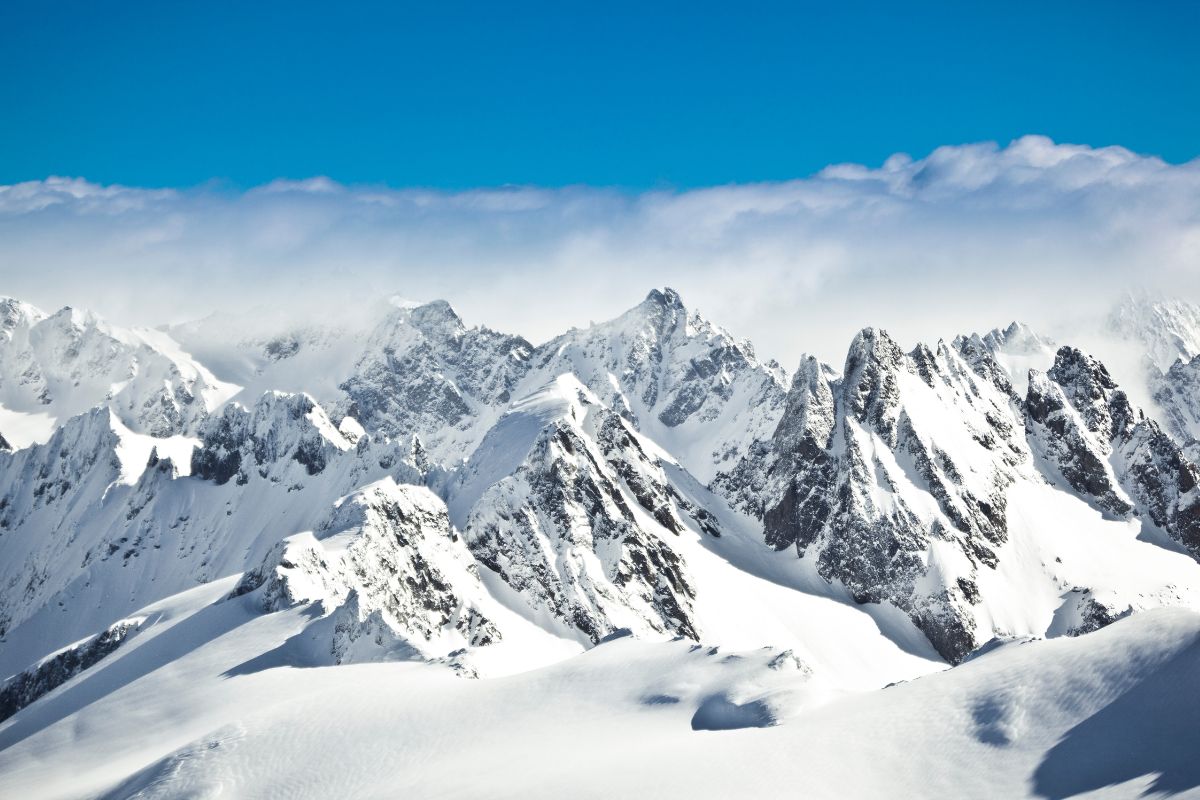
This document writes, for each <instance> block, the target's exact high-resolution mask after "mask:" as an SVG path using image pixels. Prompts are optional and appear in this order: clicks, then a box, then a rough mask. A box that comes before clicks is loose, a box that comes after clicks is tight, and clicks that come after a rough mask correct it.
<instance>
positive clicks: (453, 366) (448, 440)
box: [341, 300, 533, 463]
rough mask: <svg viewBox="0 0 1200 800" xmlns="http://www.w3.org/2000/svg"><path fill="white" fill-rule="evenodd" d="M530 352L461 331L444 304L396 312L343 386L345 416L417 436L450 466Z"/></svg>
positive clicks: (496, 336) (491, 335)
mask: <svg viewBox="0 0 1200 800" xmlns="http://www.w3.org/2000/svg"><path fill="white" fill-rule="evenodd" d="M532 350H533V346H532V345H530V344H529V342H527V341H525V340H524V339H522V338H521V337H519V336H510V335H507V334H502V333H497V332H496V331H493V330H491V329H489V328H483V327H476V328H467V327H466V326H465V325H464V324H463V322H462V320H461V319H460V318H459V317H458V315H457V314H456V313H455V312H454V310H453V309H452V308H451V307H450V305H449V304H448V303H446V302H445V301H443V300H438V301H435V302H432V303H428V304H426V305H422V306H417V307H414V308H403V309H398V310H396V311H395V312H393V313H392V314H390V315H389V316H388V318H387V319H385V320H384V321H383V322H382V323H381V324H380V325H379V326H378V328H377V329H376V330H375V332H374V333H373V334H372V335H371V337H370V339H369V341H368V344H367V347H366V349H365V351H364V353H363V355H362V356H361V357H360V358H359V360H358V363H357V364H356V366H355V368H354V372H353V374H352V375H351V376H350V377H349V378H348V379H347V380H346V381H345V382H344V383H343V384H342V387H341V388H342V390H343V391H345V393H346V395H347V397H348V399H349V405H348V406H347V412H348V413H349V414H350V415H351V416H353V417H355V418H356V419H358V420H359V422H361V423H362V424H363V426H364V427H365V428H366V429H367V430H368V431H377V432H381V433H384V434H386V435H388V436H392V437H405V438H407V437H411V436H414V435H416V436H418V437H420V439H421V441H422V443H423V444H424V446H425V448H426V449H427V450H428V451H429V452H430V453H431V455H432V456H433V457H434V458H435V459H436V460H437V461H439V462H441V463H453V462H455V461H458V460H460V459H462V458H463V457H465V456H466V455H468V454H469V453H470V451H471V450H472V449H473V448H474V445H475V444H477V443H478V441H479V437H481V436H482V435H483V433H484V431H485V430H486V429H482V430H481V429H479V425H480V421H481V418H483V419H484V420H487V421H490V420H491V419H494V415H495V414H496V413H499V411H498V410H500V409H503V408H504V407H505V406H506V405H508V403H509V401H510V400H511V399H512V392H513V390H514V388H515V387H516V384H517V382H518V381H519V380H520V379H521V377H522V376H523V375H524V374H525V372H526V370H527V368H528V362H529V357H530V353H531V351H532ZM489 412H490V415H489Z"/></svg>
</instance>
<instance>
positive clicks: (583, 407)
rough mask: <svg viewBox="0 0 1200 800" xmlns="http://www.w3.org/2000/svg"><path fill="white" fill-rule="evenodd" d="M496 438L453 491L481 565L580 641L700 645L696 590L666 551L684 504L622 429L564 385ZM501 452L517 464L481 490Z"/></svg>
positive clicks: (528, 403)
mask: <svg viewBox="0 0 1200 800" xmlns="http://www.w3.org/2000/svg"><path fill="white" fill-rule="evenodd" d="M494 434H495V436H494V438H495V439H496V440H497V441H495V442H489V441H488V440H485V441H484V443H483V444H482V445H481V446H480V453H479V457H478V458H473V459H472V461H471V462H468V464H467V465H466V470H467V471H466V472H465V473H464V478H463V484H462V489H461V494H460V497H462V498H463V499H462V500H460V503H461V504H462V505H463V506H465V505H467V504H468V503H469V507H470V510H469V511H467V512H465V513H466V522H465V531H466V535H467V538H468V542H469V544H470V547H471V551H472V552H473V553H474V554H475V556H476V558H477V559H478V560H479V562H480V563H481V564H483V565H484V566H485V567H486V568H487V569H489V570H491V571H492V572H494V573H495V574H496V575H497V576H499V577H500V579H501V580H503V581H504V582H505V583H507V584H508V585H509V586H510V587H512V588H513V589H514V590H515V591H516V592H517V593H518V594H519V595H520V596H521V598H522V599H523V600H524V602H525V603H527V604H528V605H529V607H530V608H531V610H534V611H535V612H537V613H539V614H545V615H548V616H549V617H551V618H552V619H554V620H555V622H556V624H557V625H559V626H561V627H562V628H563V629H565V630H566V631H569V632H571V633H572V634H573V635H577V636H582V638H583V639H584V640H585V641H587V642H593V643H594V642H598V641H599V640H600V639H602V638H603V637H604V636H606V635H608V634H610V633H612V632H613V631H615V630H617V629H619V628H629V629H631V630H633V631H635V632H639V633H642V634H672V635H675V634H677V635H682V636H689V637H691V638H697V637H698V635H699V634H698V631H697V628H696V624H695V621H694V619H693V612H692V600H693V599H694V597H695V591H694V589H693V587H692V585H691V580H690V579H689V577H688V574H687V568H686V565H685V564H684V563H683V560H682V559H681V558H680V556H679V555H678V554H677V553H676V551H675V550H674V548H673V547H672V542H671V539H672V538H673V537H676V536H678V535H679V532H680V531H681V530H682V529H683V525H682V524H681V522H680V520H679V514H680V513H681V511H682V513H687V510H688V509H690V508H691V507H690V506H689V505H687V504H686V501H684V502H683V503H681V502H680V499H676V498H677V496H678V492H675V491H674V490H673V489H672V487H671V486H670V485H669V483H668V481H667V478H666V475H665V473H664V472H663V469H662V467H661V466H660V465H659V464H658V463H657V461H656V460H655V459H653V458H652V457H651V456H649V455H648V454H647V452H646V449H645V447H644V446H643V445H642V444H641V442H640V440H639V435H638V434H637V433H636V432H635V431H634V430H633V429H632V427H631V426H630V424H629V423H628V422H627V421H626V420H625V419H623V418H622V417H620V416H619V415H617V414H616V413H615V412H613V411H611V410H609V409H607V408H605V407H604V406H603V405H602V404H601V403H600V401H599V399H598V398H597V397H596V396H595V395H594V394H592V393H591V392H589V391H588V390H587V389H586V388H585V387H584V386H583V385H582V384H581V383H579V382H578V381H577V380H575V379H573V378H569V377H563V378H560V379H559V380H558V381H556V382H554V383H553V384H551V385H549V386H547V387H544V388H543V390H542V391H541V392H538V393H536V394H535V395H534V396H533V397H531V398H525V399H523V402H521V403H519V404H518V405H517V406H516V407H515V408H514V410H513V411H512V412H510V414H509V415H508V416H507V417H506V419H503V420H501V422H500V423H499V424H498V425H497V427H496V429H495V430H494ZM489 436H491V434H489ZM493 444H494V445H495V446H493ZM508 453H520V454H521V455H519V456H518V459H519V462H518V463H517V464H516V465H515V468H514V469H512V470H511V472H510V473H509V474H508V475H507V477H503V478H501V479H500V480H498V481H497V482H495V483H491V484H490V485H487V484H488V482H489V481H488V478H487V477H486V476H491V475H494V474H497V473H496V470H495V465H494V464H493V463H488V461H489V459H494V458H498V457H503V456H504V455H505V454H508ZM479 476H485V477H484V478H483V480H482V481H480V480H479ZM477 481H478V483H477ZM485 485H486V488H483V487H484V486H485ZM480 490H482V491H480ZM476 494H477V495H478V499H477V500H475V501H474V502H470V498H473V497H474V496H475V495H476ZM696 513H697V514H699V512H696Z"/></svg>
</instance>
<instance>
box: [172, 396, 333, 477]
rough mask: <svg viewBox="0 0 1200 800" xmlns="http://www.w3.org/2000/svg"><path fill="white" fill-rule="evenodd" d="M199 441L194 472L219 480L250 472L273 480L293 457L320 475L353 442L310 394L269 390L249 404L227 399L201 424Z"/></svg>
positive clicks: (304, 469)
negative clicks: (236, 403) (230, 401)
mask: <svg viewBox="0 0 1200 800" xmlns="http://www.w3.org/2000/svg"><path fill="white" fill-rule="evenodd" d="M200 440H201V444H202V446H201V447H199V448H197V449H196V450H195V451H194V453H193V455H192V474H193V475H195V476H196V477H198V478H203V479H205V480H211V481H213V482H215V483H218V484H223V483H226V482H228V481H230V480H234V479H236V481H237V482H238V483H242V484H244V483H246V482H247V481H248V480H249V479H250V476H251V475H258V476H259V477H261V478H269V479H273V480H275V481H278V480H280V479H281V477H282V476H283V475H284V474H285V473H288V472H294V471H295V470H290V469H288V468H287V467H288V464H289V463H292V462H294V463H295V464H296V465H298V466H299V467H300V468H302V469H303V471H304V472H305V473H307V474H308V475H319V474H320V473H321V471H322V470H324V469H325V466H326V464H327V463H328V462H329V460H330V459H331V458H334V457H336V456H337V455H338V454H340V453H341V452H343V451H346V450H349V449H351V447H352V444H351V442H350V441H349V439H347V438H346V436H345V435H344V434H342V432H341V431H339V430H338V429H337V428H336V427H334V425H333V422H332V421H330V419H329V417H328V416H327V415H326V414H325V411H324V410H323V409H322V408H321V407H320V406H318V405H317V403H316V401H314V400H313V399H312V398H311V397H309V396H308V395H303V394H285V393H282V392H269V393H267V394H265V395H263V396H262V397H261V398H259V400H258V402H257V403H255V404H254V407H253V408H250V409H246V408H242V407H241V406H239V405H235V404H231V405H229V406H227V407H226V408H225V409H224V411H223V412H222V413H221V414H219V415H217V416H215V417H213V418H212V419H211V420H208V421H207V422H206V423H205V424H204V426H203V427H202V428H201V430H200Z"/></svg>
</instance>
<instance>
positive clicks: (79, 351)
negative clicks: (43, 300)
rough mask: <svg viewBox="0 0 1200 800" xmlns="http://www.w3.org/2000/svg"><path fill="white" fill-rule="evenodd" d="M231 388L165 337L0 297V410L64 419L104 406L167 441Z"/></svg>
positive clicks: (196, 421)
mask: <svg viewBox="0 0 1200 800" xmlns="http://www.w3.org/2000/svg"><path fill="white" fill-rule="evenodd" d="M234 390H236V387H231V386H228V385H226V384H223V383H222V382H220V381H218V380H217V379H216V378H215V377H213V375H212V373H211V372H209V371H208V370H207V369H206V368H204V367H203V366H201V365H200V364H198V363H197V362H196V361H195V360H193V359H192V358H190V357H189V356H188V355H187V354H185V353H183V352H182V351H181V350H179V349H178V347H177V346H176V345H175V343H174V342H172V341H171V340H170V339H169V338H168V337H167V336H166V335H165V334H162V333H159V332H157V331H140V330H127V329H122V328H117V327H114V326H112V325H109V324H108V323H106V322H105V321H104V320H102V319H100V318H99V317H98V316H96V315H95V314H92V313H90V312H85V311H78V310H75V309H71V308H64V309H62V310H61V311H58V312H57V313H55V314H50V315H47V314H45V313H44V312H42V311H40V310H38V309H36V308H34V307H33V306H30V305H28V304H25V303H19V302H17V301H15V300H11V299H7V298H5V299H0V405H3V406H4V407H5V408H7V409H9V410H12V411H17V412H20V413H23V414H34V415H46V416H49V417H50V418H56V419H59V420H65V419H67V418H69V417H71V416H74V415H76V414H79V413H82V412H84V411H86V410H88V409H90V408H92V407H93V406H96V405H106V406H108V407H109V408H111V409H112V410H113V412H114V413H116V414H117V416H118V417H119V418H120V420H121V421H122V423H123V424H124V425H126V426H128V427H129V428H130V429H132V430H134V431H136V432H139V433H146V434H150V435H153V436H170V435H172V434H179V433H190V432H192V431H194V430H195V428H196V427H197V426H198V425H199V423H200V422H201V421H202V420H203V419H204V418H205V417H206V416H207V415H208V413H209V412H210V411H211V410H213V409H214V408H216V407H217V406H218V405H219V404H220V403H221V402H223V401H224V399H225V398H226V397H228V396H229V395H230V394H231V393H232V392H233V391H234ZM27 443H28V442H27V441H22V442H20V444H21V445H24V444H27Z"/></svg>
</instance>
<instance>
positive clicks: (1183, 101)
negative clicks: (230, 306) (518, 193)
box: [0, 0, 1200, 189]
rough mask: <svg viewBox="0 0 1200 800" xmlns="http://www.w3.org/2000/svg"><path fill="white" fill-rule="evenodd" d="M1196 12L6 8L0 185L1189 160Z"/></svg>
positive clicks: (984, 7) (694, 178)
mask: <svg viewBox="0 0 1200 800" xmlns="http://www.w3.org/2000/svg"><path fill="white" fill-rule="evenodd" d="M1197 31H1200V4H1197V3H1174V2H1156V3H1133V2H1104V1H1103V0H1101V1H1099V2H1088V3H1075V2H1068V3H1025V2H1011V3H974V2H970V3H957V2H946V3H921V4H917V3H905V4H899V3H897V4H868V3H858V2H844V3H821V4H815V5H812V6H809V5H806V4H798V3H797V4H792V3H756V2H738V3H729V4H723V5H717V4H707V3H688V4H683V3H679V4H675V3H628V4H626V3H603V4H602V3H586V4H585V3H576V2H561V3H546V4H536V3H535V4H513V5H511V6H510V5H509V4H501V3H486V4H484V3H479V4H475V3H459V2H438V3H428V4H422V5H416V4H372V3H353V2H345V3H328V4H323V3H312V2H303V1H302V0H301V1H300V2H289V3H271V2H254V3H223V2H207V3H191V2H134V1H133V0H125V1H123V2H115V1H112V0H85V1H84V2H60V1H59V0H37V1H36V2H24V0H6V2H5V3H3V4H0V74H2V75H4V76H5V77H4V78H3V79H2V80H0V184H5V183H14V182H18V181H25V180H34V179H39V178H44V177H46V176H49V175H71V176H82V177H86V178H87V179H89V180H91V181H94V182H97V183H101V184H108V183H122V184H127V185H135V186H151V187H154V186H194V185H197V184H201V183H203V182H205V181H209V180H213V179H215V180H218V181H220V182H222V183H227V184H229V185H232V186H233V187H241V188H245V187H250V186H254V185H258V184H262V183H265V182H267V181H270V180H272V179H275V178H280V177H289V178H303V177H309V176H314V175H327V176H330V177H332V178H334V179H335V180H337V181H340V182H343V183H350V184H356V183H372V184H386V185H389V186H393V187H404V186H429V187H441V188H447V189H461V188H466V187H474V186H497V185H502V184H509V183H516V184H532V185H540V186H562V185H568V184H577V183H583V184H589V185H599V186H620V187H629V188H632V189H645V188H655V187H681V188H689V187H698V186H707V185H715V184H724V183H728V182H747V181H765V180H782V179H788V178H793V177H800V176H805V175H809V174H812V173H814V172H815V171H817V170H819V169H821V168H822V167H824V166H825V165H827V164H830V163H837V162H858V163H864V164H869V165H878V164H880V163H882V162H883V160H884V159H885V158H887V157H888V156H889V155H890V154H892V153H895V152H907V153H911V154H913V155H914V156H918V157H920V156H924V155H926V154H928V153H929V152H931V151H932V150H933V149H934V148H935V147H937V146H939V145H943V144H953V143H962V142H974V141H986V140H993V141H999V142H1001V143H1004V142H1007V141H1009V140H1012V139H1014V138H1016V137H1018V136H1020V135H1022V134H1027V133H1038V134H1045V135H1048V136H1050V137H1051V138H1052V139H1054V140H1056V141H1059V142H1077V143H1084V144H1089V145H1095V146H1100V145H1108V144H1120V145H1123V146H1125V147H1127V148H1130V149H1132V150H1134V151H1135V152H1139V153H1144V154H1151V155H1159V156H1162V157H1163V158H1165V159H1166V160H1167V161H1169V162H1176V163H1177V162H1182V161H1187V160H1190V159H1192V158H1194V157H1195V156H1197V155H1198V154H1200V88H1198V86H1200V78H1198V76H1200V47H1197V46H1196V36H1197Z"/></svg>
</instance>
